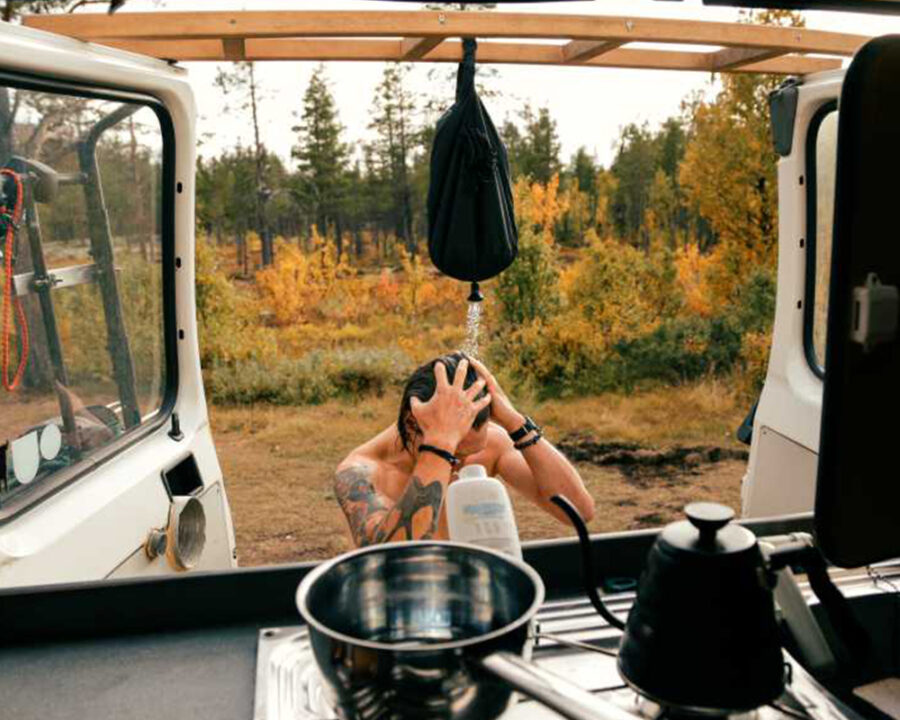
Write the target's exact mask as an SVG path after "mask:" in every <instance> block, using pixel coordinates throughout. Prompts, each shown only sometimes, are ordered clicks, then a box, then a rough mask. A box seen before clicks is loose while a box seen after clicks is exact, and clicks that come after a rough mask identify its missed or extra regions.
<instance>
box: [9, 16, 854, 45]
mask: <svg viewBox="0 0 900 720" xmlns="http://www.w3.org/2000/svg"><path fill="white" fill-rule="evenodd" d="M23 24H25V25H28V26H29V27H34V28H39V29H42V30H48V31H51V32H56V33H60V34H62V35H69V36H71V37H76V38H80V39H83V40H93V41H99V42H103V41H105V40H110V39H114V38H115V39H125V38H129V39H145V40H151V39H153V40H164V39H169V40H176V39H177V40H189V39H211V38H225V37H243V38H248V39H249V38H263V37H267V38H277V37H295V38H301V37H358V38H377V37H401V38H402V37H408V38H424V37H433V36H436V37H443V38H446V37H478V38H540V39H552V38H555V39H565V40H593V41H601V40H602V41H613V40H618V41H622V42H658V43H675V44H694V45H718V46H724V47H753V48H770V47H780V48H786V49H789V50H790V51H791V52H807V53H823V54H834V55H844V56H849V55H852V54H853V52H854V51H855V50H856V49H857V48H858V47H859V46H860V45H862V44H863V43H864V42H865V41H866V40H868V38H867V37H865V36H862V35H851V34H848V33H836V32H826V31H822V30H807V29H806V28H786V27H771V26H763V25H751V24H746V23H722V22H699V21H694V20H673V19H659V18H636V17H635V18H628V17H619V16H608V15H556V14H543V13H541V14H537V13H534V14H525V13H509V12H483V13H472V12H430V11H288V10H283V11H252V12H249V11H247V12H151V13H116V14H115V15H104V14H100V13H81V14H75V15H44V14H42V15H28V16H25V17H24V18H23Z"/></svg>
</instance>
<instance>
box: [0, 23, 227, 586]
mask: <svg viewBox="0 0 900 720" xmlns="http://www.w3.org/2000/svg"><path fill="white" fill-rule="evenodd" d="M193 123H194V106H193V97H192V95H191V91H190V88H189V86H188V84H187V82H186V81H185V79H184V75H183V71H181V70H179V69H176V68H172V67H170V66H169V65H167V64H166V63H164V62H160V61H157V60H152V59H149V58H143V57H141V56H137V55H131V54H128V53H122V52H117V51H113V50H109V49H103V48H97V47H95V46H91V45H89V44H87V43H82V42H78V41H73V40H70V39H67V38H62V37H59V36H56V35H52V34H49V33H44V32H40V31H35V30H30V29H27V28H21V27H14V26H6V25H4V27H3V29H2V33H0V252H2V257H3V263H2V272H0V275H2V278H3V283H2V299H0V311H2V315H0V328H2V330H0V340H2V352H0V371H2V386H0V587H8V586H10V585H25V584H28V585H31V584H44V583H49V582H62V581H79V580H96V579H102V578H105V577H110V576H127V575H138V574H146V573H161V572H174V571H176V570H185V569H190V568H194V567H197V568H206V569H213V568H225V567H230V566H232V565H233V564H234V539H233V531H232V527H231V519H230V515H229V511H228V504H227V501H226V497H225V492H224V488H223V485H222V477H221V470H220V468H219V465H218V462H217V459H216V455H215V451H214V449H213V444H212V438H211V435H210V430H209V425H208V420H207V415H206V406H205V399H204V394H203V385H202V379H201V375H200V367H199V356H198V349H197V348H198V345H197V336H196V323H195V317H194V287H193V279H194V276H193V256H194V207H193V190H194V162H195V158H194V147H195V138H194V136H193ZM179 528H180V533H179V532H178V530H179Z"/></svg>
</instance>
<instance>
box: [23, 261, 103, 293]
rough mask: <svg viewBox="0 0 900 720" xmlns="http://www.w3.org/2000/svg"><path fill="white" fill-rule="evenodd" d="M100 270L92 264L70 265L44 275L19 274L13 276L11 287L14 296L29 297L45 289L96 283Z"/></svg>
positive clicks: (32, 273)
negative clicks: (13, 289) (14, 292)
mask: <svg viewBox="0 0 900 720" xmlns="http://www.w3.org/2000/svg"><path fill="white" fill-rule="evenodd" d="M99 273H100V268H98V267H97V266H96V265H94V264H90V265H72V266H71V267H64V268H57V269H54V270H52V271H48V272H47V273H46V274H38V273H34V272H27V273H20V274H19V275H14V276H13V287H14V288H15V291H16V295H17V296H19V297H22V296H23V295H30V294H31V293H36V292H40V291H41V290H44V289H46V288H49V289H51V290H52V289H55V288H64V287H69V286H71V285H83V284H84V283H94V282H97V276H98V275H99Z"/></svg>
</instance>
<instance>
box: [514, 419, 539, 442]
mask: <svg viewBox="0 0 900 720" xmlns="http://www.w3.org/2000/svg"><path fill="white" fill-rule="evenodd" d="M532 431H537V432H538V433H540V432H541V428H540V426H538V425H537V424H536V423H535V422H534V420H532V419H531V418H530V417H528V416H527V415H526V416H525V424H524V425H523V426H522V427H520V428H519V429H518V430H515V431H514V432H511V433H509V439H510V440H512V441H513V442H519V440H521V439H522V438H523V437H525V436H526V435H527V434H528V433H530V432H532Z"/></svg>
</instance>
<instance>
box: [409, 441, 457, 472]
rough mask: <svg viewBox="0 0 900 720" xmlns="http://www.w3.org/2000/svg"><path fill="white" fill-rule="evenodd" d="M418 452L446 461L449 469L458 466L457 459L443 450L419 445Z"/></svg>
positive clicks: (432, 446)
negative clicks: (433, 455) (431, 454)
mask: <svg viewBox="0 0 900 720" xmlns="http://www.w3.org/2000/svg"><path fill="white" fill-rule="evenodd" d="M419 452H430V453H434V454H435V455H437V456H438V457H439V458H442V459H444V460H446V461H447V462H448V463H450V467H456V466H457V465H459V458H458V457H456V455H454V454H453V453H452V452H450V451H449V450H443V449H442V448H439V447H435V446H434V445H419Z"/></svg>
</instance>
